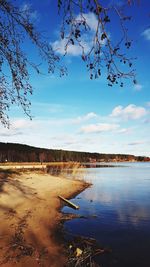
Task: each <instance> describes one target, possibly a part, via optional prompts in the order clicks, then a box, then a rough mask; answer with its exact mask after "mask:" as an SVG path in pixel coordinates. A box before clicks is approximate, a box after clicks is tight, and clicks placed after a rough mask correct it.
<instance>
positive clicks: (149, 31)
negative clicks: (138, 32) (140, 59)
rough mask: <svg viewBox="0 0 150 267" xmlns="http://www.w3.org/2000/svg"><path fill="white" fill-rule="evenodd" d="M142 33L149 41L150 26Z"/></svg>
mask: <svg viewBox="0 0 150 267" xmlns="http://www.w3.org/2000/svg"><path fill="white" fill-rule="evenodd" d="M142 35H143V36H144V37H145V39H146V40H148V41H150V28H148V29H146V30H145V31H144V32H142Z"/></svg>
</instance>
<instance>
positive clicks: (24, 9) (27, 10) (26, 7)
mask: <svg viewBox="0 0 150 267" xmlns="http://www.w3.org/2000/svg"><path fill="white" fill-rule="evenodd" d="M20 10H21V11H22V12H25V13H26V14H28V15H30V19H32V20H37V18H38V17H39V16H38V13H37V11H36V10H34V11H33V10H32V6H31V4H29V3H24V4H23V5H22V6H21V9H20Z"/></svg>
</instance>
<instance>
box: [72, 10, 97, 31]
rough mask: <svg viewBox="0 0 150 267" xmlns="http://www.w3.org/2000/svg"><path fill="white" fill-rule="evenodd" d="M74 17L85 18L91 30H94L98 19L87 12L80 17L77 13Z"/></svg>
mask: <svg viewBox="0 0 150 267" xmlns="http://www.w3.org/2000/svg"><path fill="white" fill-rule="evenodd" d="M76 19H77V20H83V19H85V21H86V23H87V25H88V26H89V28H90V29H91V30H93V31H96V29H97V25H98V20H97V18H96V16H95V14H94V13H92V12H89V13H87V14H82V17H81V15H78V16H77V18H76Z"/></svg>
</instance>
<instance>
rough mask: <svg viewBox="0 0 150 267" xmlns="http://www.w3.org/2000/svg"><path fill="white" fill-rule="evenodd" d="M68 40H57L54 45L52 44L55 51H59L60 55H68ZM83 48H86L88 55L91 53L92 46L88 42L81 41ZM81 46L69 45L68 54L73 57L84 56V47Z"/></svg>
mask: <svg viewBox="0 0 150 267" xmlns="http://www.w3.org/2000/svg"><path fill="white" fill-rule="evenodd" d="M67 42H68V40H67V39H66V38H65V39H63V40H59V41H58V40H57V41H55V42H54V43H52V47H53V49H54V50H55V51H57V52H58V53H59V54H61V55H64V54H65V53H66V50H65V48H66V45H67ZM81 46H83V47H84V52H85V53H88V52H89V51H90V44H89V43H88V42H85V41H84V40H82V41H81ZM81 46H79V44H74V45H72V44H69V45H68V46H67V54H68V55H71V56H79V55H81V54H82V47H81Z"/></svg>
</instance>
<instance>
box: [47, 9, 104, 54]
mask: <svg viewBox="0 0 150 267" xmlns="http://www.w3.org/2000/svg"><path fill="white" fill-rule="evenodd" d="M76 20H77V21H83V20H85V21H86V24H87V25H88V27H89V28H87V31H84V32H82V34H81V38H80V42H79V43H77V42H76V43H75V44H74V45H73V44H71V43H68V38H64V39H61V40H56V41H55V42H53V43H52V44H51V45H52V47H53V49H54V50H55V51H57V52H58V53H59V54H61V55H64V54H66V48H67V55H71V56H79V55H82V52H83V48H84V53H85V54H87V53H88V52H89V51H90V49H91V47H92V45H93V37H94V34H95V32H96V29H97V25H98V20H97V18H96V16H95V14H94V13H92V12H90V13H87V14H82V17H81V15H78V16H77V17H76ZM99 34H100V33H99ZM105 42H106V40H103V41H101V44H105ZM66 45H67V47H66Z"/></svg>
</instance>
